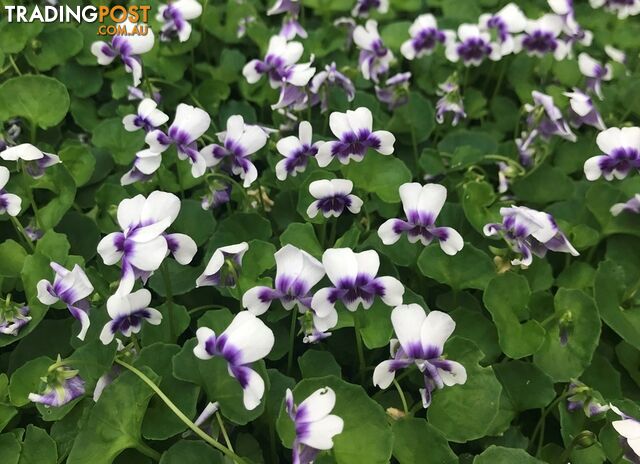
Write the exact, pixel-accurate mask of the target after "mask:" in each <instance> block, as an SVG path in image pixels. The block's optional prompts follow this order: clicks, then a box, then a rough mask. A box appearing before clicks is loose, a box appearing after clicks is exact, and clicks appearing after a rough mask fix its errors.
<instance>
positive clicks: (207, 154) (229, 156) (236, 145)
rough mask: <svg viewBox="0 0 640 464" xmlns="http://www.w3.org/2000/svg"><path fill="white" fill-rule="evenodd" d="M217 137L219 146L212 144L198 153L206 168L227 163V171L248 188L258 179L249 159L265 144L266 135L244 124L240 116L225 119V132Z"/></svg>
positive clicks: (257, 128)
mask: <svg viewBox="0 0 640 464" xmlns="http://www.w3.org/2000/svg"><path fill="white" fill-rule="evenodd" d="M217 135H218V140H219V141H220V143H221V145H220V144H217V143H212V144H211V145H207V146H206V147H204V148H203V149H202V150H201V151H200V156H201V157H202V159H203V160H204V161H205V164H206V166H207V167H213V166H217V165H219V164H220V163H221V162H222V161H226V162H227V163H228V166H227V167H228V169H230V170H231V172H232V173H233V174H235V175H237V176H240V178H241V179H243V180H244V183H243V186H244V187H249V186H250V185H251V184H252V183H253V181H255V180H256V179H257V178H258V170H257V169H256V167H255V165H254V164H253V163H252V162H251V159H250V158H249V157H250V156H251V155H253V154H254V153H255V152H257V151H258V150H260V149H261V148H262V147H264V146H265V144H266V143H267V133H266V132H265V131H264V129H262V128H261V127H259V126H255V125H250V124H245V122H244V119H243V118H242V116H241V115H239V114H236V115H234V116H231V117H229V119H227V130H226V131H225V132H221V133H219V134H217Z"/></svg>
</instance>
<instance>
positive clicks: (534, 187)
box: [513, 164, 573, 204]
mask: <svg viewBox="0 0 640 464" xmlns="http://www.w3.org/2000/svg"><path fill="white" fill-rule="evenodd" d="M513 192H514V193H515V194H516V195H517V197H518V198H519V199H520V200H521V201H529V202H532V203H540V204H545V203H550V202H552V201H560V200H565V199H567V198H569V197H571V194H572V193H573V182H572V181H571V178H570V177H569V176H567V175H566V174H565V173H563V172H562V171H561V170H560V169H558V168H556V167H553V166H549V165H548V164H542V165H540V167H539V168H537V169H535V170H533V171H531V173H530V174H528V175H526V176H525V177H522V178H519V179H518V180H516V181H515V182H514V183H513Z"/></svg>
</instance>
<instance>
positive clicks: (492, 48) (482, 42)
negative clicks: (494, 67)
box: [445, 24, 502, 66]
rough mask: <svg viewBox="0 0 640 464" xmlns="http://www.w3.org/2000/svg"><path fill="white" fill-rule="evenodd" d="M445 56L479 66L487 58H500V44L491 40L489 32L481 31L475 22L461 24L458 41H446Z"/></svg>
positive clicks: (454, 60)
mask: <svg viewBox="0 0 640 464" xmlns="http://www.w3.org/2000/svg"><path fill="white" fill-rule="evenodd" d="M445 56H446V57H447V59H448V60H449V61H451V62H453V63H457V62H458V61H460V60H462V63H463V64H464V65H465V66H480V64H481V63H482V62H483V61H484V60H485V58H489V59H490V60H492V61H498V60H499V59H500V58H502V51H501V47H500V45H498V44H497V43H496V42H492V41H491V34H489V33H488V32H486V31H482V30H481V29H480V27H479V26H478V25H476V24H461V25H460V26H459V27H458V41H456V40H451V41H450V42H448V43H447V47H446V49H445Z"/></svg>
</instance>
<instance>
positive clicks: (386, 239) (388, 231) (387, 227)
mask: <svg viewBox="0 0 640 464" xmlns="http://www.w3.org/2000/svg"><path fill="white" fill-rule="evenodd" d="M396 221H397V219H388V220H386V221H385V222H384V223H383V224H382V225H381V226H380V227H379V228H378V237H380V240H381V241H382V243H384V244H385V245H393V244H394V243H396V242H397V241H398V240H400V237H401V236H402V235H401V234H397V233H396V231H395V228H394V226H395V223H396Z"/></svg>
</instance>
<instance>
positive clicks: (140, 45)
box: [91, 0, 193, 87]
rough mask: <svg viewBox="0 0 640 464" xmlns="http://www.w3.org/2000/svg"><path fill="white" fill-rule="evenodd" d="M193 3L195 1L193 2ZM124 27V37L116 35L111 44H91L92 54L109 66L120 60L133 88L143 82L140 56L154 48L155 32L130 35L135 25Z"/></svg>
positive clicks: (101, 62) (126, 22) (125, 23)
mask: <svg viewBox="0 0 640 464" xmlns="http://www.w3.org/2000/svg"><path fill="white" fill-rule="evenodd" d="M191 1H193V0H191ZM122 26H123V27H124V28H125V30H126V31H129V32H125V33H124V34H122V35H115V36H113V38H112V39H111V43H107V42H102V41H97V42H93V43H92V44H91V53H93V55H94V56H95V57H96V58H97V59H98V64H101V65H102V66H107V65H109V64H111V63H112V62H113V60H115V59H116V58H120V59H121V60H122V63H123V64H124V69H125V71H127V72H128V73H131V75H132V76H133V86H134V87H137V86H138V85H140V82H141V81H142V60H141V59H140V55H143V54H145V53H147V52H149V51H150V50H151V49H152V48H153V44H154V36H153V31H152V30H151V29H150V28H149V29H147V30H146V31H147V32H146V34H145V35H141V34H131V35H129V34H130V32H131V31H133V29H134V28H135V27H137V26H136V25H135V24H133V23H131V22H129V21H125V22H123V23H122Z"/></svg>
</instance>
